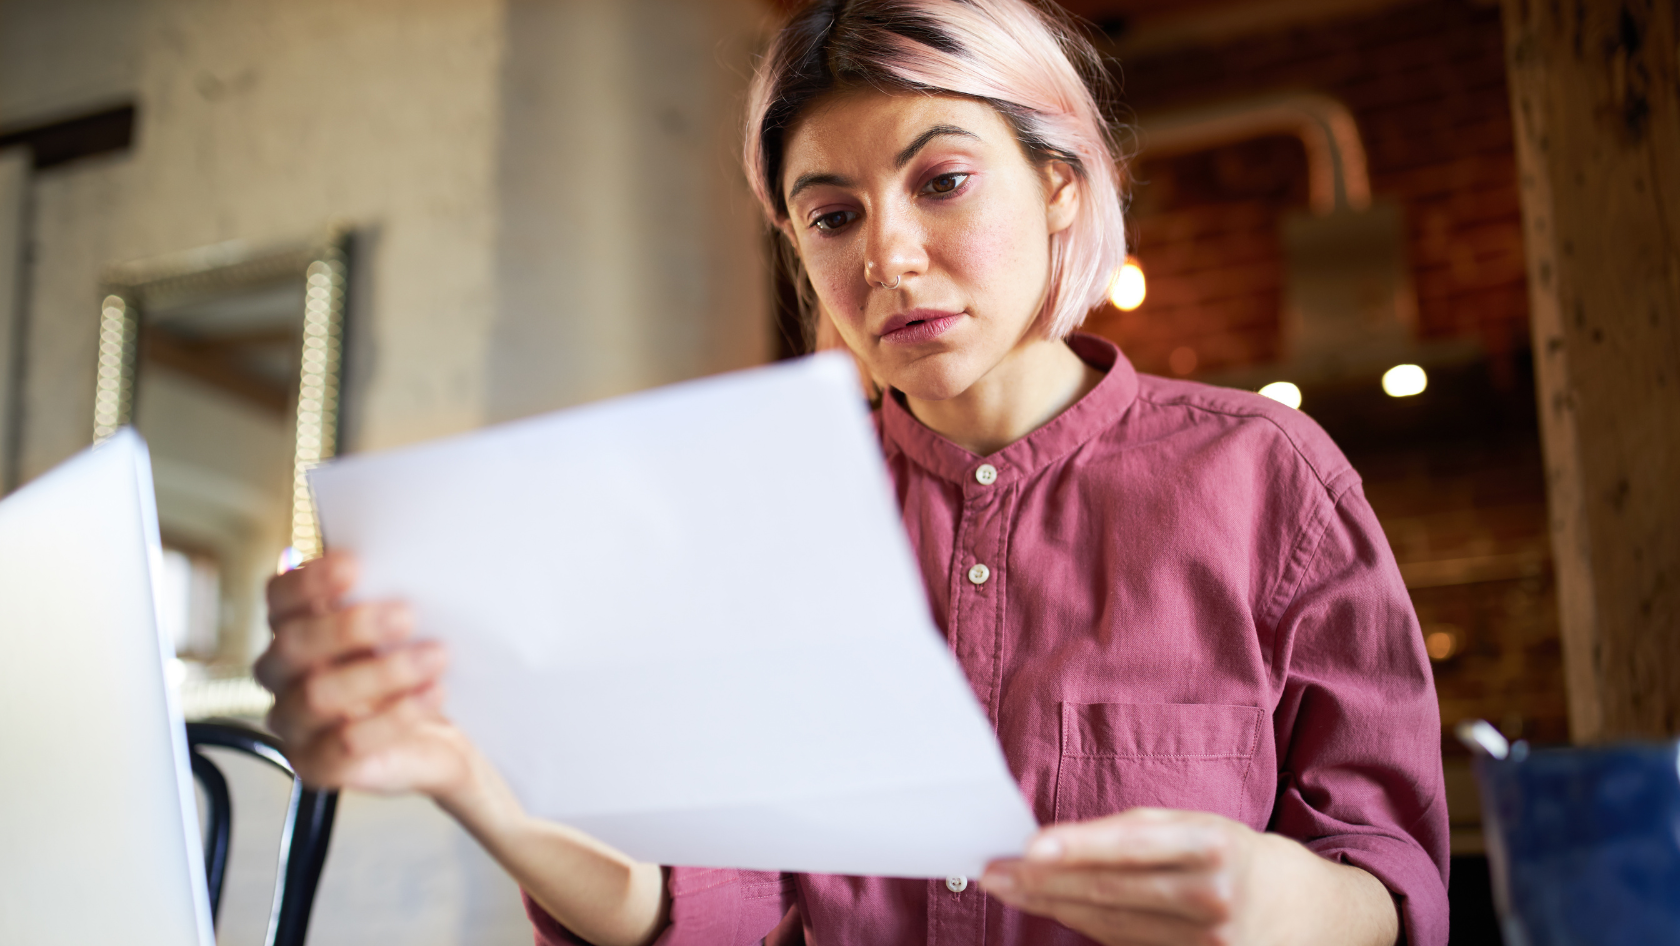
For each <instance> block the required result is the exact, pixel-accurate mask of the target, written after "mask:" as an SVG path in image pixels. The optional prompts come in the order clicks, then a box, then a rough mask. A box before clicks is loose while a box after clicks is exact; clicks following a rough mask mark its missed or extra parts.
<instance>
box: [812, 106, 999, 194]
mask: <svg viewBox="0 0 1680 946" xmlns="http://www.w3.org/2000/svg"><path fill="white" fill-rule="evenodd" d="M935 125H954V126H956V127H958V128H961V129H963V130H964V131H968V132H971V133H973V134H974V135H976V136H978V137H979V139H980V140H979V141H974V140H972V139H963V140H964V141H965V142H967V143H968V144H970V145H974V146H978V147H982V148H996V147H998V146H999V145H1001V144H1010V143H1012V142H1013V141H1014V133H1013V132H1012V131H1011V130H1010V128H1009V124H1008V123H1007V122H1005V121H1004V119H1003V116H1001V115H999V114H998V113H997V110H996V109H993V108H992V107H991V106H990V105H987V104H986V103H984V102H980V101H976V100H974V99H970V98H963V97H961V96H956V95H937V94H924V93H919V92H882V91H878V90H875V89H861V90H855V91H844V92H835V93H831V94H829V95H826V96H824V97H822V98H821V99H818V100H817V101H816V102H815V103H814V104H813V105H812V106H811V107H810V108H808V109H806V110H805V114H804V115H803V116H801V118H800V120H799V121H798V122H796V123H795V124H794V125H793V127H792V128H791V129H790V130H789V132H788V136H787V148H786V151H785V152H784V154H785V158H784V159H783V164H782V184H783V186H784V187H785V186H786V182H787V181H789V180H792V179H793V176H797V175H800V174H805V173H809V172H813V171H815V172H835V173H847V172H850V173H858V172H861V171H864V170H867V169H869V168H871V167H872V166H885V167H887V168H891V167H892V166H893V160H894V158H896V157H897V156H898V153H899V152H900V151H901V150H902V149H903V148H904V147H905V145H907V144H909V143H910V142H912V141H913V140H915V138H916V136H918V135H920V134H921V133H922V132H924V131H926V130H927V129H929V128H932V127H934V126H935Z"/></svg>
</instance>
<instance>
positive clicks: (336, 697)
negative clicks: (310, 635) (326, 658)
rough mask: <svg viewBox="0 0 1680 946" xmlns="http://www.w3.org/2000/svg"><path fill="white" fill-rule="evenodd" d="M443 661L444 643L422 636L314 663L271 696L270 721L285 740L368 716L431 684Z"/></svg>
mask: <svg viewBox="0 0 1680 946" xmlns="http://www.w3.org/2000/svg"><path fill="white" fill-rule="evenodd" d="M447 662H448V660H447V656H446V654H445V652H444V649H443V645H442V644H439V643H437V642H435V641H426V642H422V643H418V644H412V645H408V646H404V647H399V648H397V649H396V650H392V651H388V652H386V653H382V654H379V655H377V656H372V657H364V658H361V659H359V660H353V661H349V662H347V663H342V664H336V665H333V666H330V667H323V668H320V669H317V670H315V671H313V672H311V673H308V674H305V675H303V676H302V677H300V678H299V679H298V680H297V681H295V682H294V683H293V684H292V685H291V686H289V687H287V688H285V689H284V690H283V691H281V693H280V695H279V696H278V697H276V698H275V701H274V708H273V709H272V710H270V711H269V726H270V728H272V729H273V730H274V731H275V733H276V734H277V735H279V736H280V738H281V739H282V740H284V741H285V742H287V743H289V744H292V743H295V744H305V743H307V742H309V741H310V740H311V739H313V738H314V737H315V735H316V734H317V733H319V732H320V731H321V730H323V729H327V728H330V727H333V726H337V725H339V724H341V723H344V722H348V721H350V720H353V719H358V718H360V717H363V716H367V715H369V714H371V713H373V712H374V711H375V710H377V709H378V708H379V707H381V706H383V705H384V704H386V703H389V702H391V701H392V700H394V699H396V698H397V697H400V696H404V695H407V694H408V693H409V692H411V691H414V690H417V689H420V688H421V687H423V686H426V685H427V684H430V683H431V682H432V681H433V680H435V679H436V678H437V677H438V675H439V674H441V673H443V669H444V667H445V665H446V664H447Z"/></svg>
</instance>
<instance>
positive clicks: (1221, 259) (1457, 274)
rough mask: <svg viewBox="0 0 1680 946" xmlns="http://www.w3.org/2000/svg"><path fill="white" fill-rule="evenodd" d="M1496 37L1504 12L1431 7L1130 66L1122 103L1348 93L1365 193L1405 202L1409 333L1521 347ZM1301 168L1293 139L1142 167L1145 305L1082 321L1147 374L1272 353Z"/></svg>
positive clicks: (1146, 105)
mask: <svg viewBox="0 0 1680 946" xmlns="http://www.w3.org/2000/svg"><path fill="white" fill-rule="evenodd" d="M1503 42H1504V40H1503V35H1502V33H1501V28H1500V22H1499V11H1498V9H1497V7H1488V6H1483V5H1479V4H1472V3H1470V2H1467V0H1430V2H1426V3H1417V4H1411V5H1407V6H1402V7H1394V8H1389V9H1387V10H1384V11H1381V12H1378V13H1374V14H1370V15H1366V16H1361V17H1353V18H1347V19H1339V20H1332V21H1326V22H1322V23H1317V24H1311V25H1302V26H1295V27H1290V28H1287V29H1280V30H1277V31H1275V32H1271V33H1267V34H1263V35H1258V36H1251V37H1247V38H1244V39H1241V40H1239V41H1232V42H1229V43H1226V44H1224V45H1219V46H1214V47H1208V48H1203V49H1190V50H1178V51H1173V52H1170V53H1161V54H1155V55H1152V56H1150V57H1148V58H1138V59H1128V60H1123V61H1121V62H1120V64H1119V72H1120V80H1121V86H1122V100H1123V103H1124V105H1125V107H1126V108H1127V109H1129V110H1130V111H1131V112H1132V113H1134V114H1136V115H1144V116H1147V115H1148V114H1149V113H1151V112H1158V111H1163V110H1168V109H1172V108H1175V107H1179V106H1186V105H1194V104H1201V103H1207V102H1213V101H1218V100H1221V99H1229V98H1236V97H1245V96H1252V95H1255V94H1257V93H1261V92H1268V91H1303V90H1306V91H1316V92H1321V93H1325V94H1328V95H1331V96H1333V97H1335V98H1337V99H1339V100H1341V101H1342V102H1343V103H1345V104H1346V105H1347V106H1348V108H1349V109H1350V110H1351V111H1352V113H1353V115H1354V118H1355V120H1356V122H1357V123H1358V125H1359V129H1360V133H1361V136H1362V138H1363V140H1364V143H1365V149H1366V152H1367V155H1368V157H1369V167H1370V179H1371V190H1372V194H1373V196H1374V197H1375V198H1376V199H1377V200H1389V201H1395V202H1398V203H1399V204H1400V205H1401V207H1402V208H1403V212H1404V216H1405V225H1406V231H1407V241H1406V242H1407V250H1408V254H1409V257H1410V264H1411V269H1412V276H1413V282H1414V286H1415V290H1416V294H1417V303H1418V332H1419V335H1420V336H1421V337H1423V338H1427V339H1434V338H1447V337H1471V338H1476V339H1479V340H1480V341H1481V342H1482V344H1483V345H1484V347H1485V348H1486V349H1487V350H1488V351H1489V353H1490V354H1492V355H1493V356H1494V357H1495V358H1499V357H1502V356H1504V355H1505V354H1506V353H1509V352H1511V351H1512V350H1513V349H1516V348H1520V347H1522V346H1523V345H1525V344H1526V340H1527V292H1526V288H1525V286H1524V274H1523V249H1522V232H1521V221H1520V219H1519V204H1518V196H1517V183H1516V168H1515V157H1514V153H1513V150H1512V141H1511V119H1510V108H1509V102H1508V99H1507V92H1506V87H1505V68H1504V58H1503V57H1504V53H1503ZM1304 171H1305V155H1304V154H1303V153H1302V149H1301V147H1300V145H1299V144H1297V143H1294V142H1292V141H1290V140H1289V139H1263V140H1260V141H1253V142H1246V143H1242V144H1238V145H1233V146H1231V147H1228V148H1221V149H1218V150H1216V151H1211V152H1203V153H1199V154H1192V155H1185V156H1182V157H1177V158H1171V159H1165V160H1157V161H1150V160H1145V161H1142V162H1141V163H1139V164H1138V165H1137V166H1136V167H1134V168H1133V169H1132V176H1133V178H1134V180H1135V181H1136V186H1135V188H1134V205H1133V213H1132V214H1131V224H1132V236H1133V240H1134V244H1135V246H1136V251H1135V252H1136V253H1137V255H1138V257H1139V259H1140V260H1141V261H1142V263H1143V266H1144V271H1145V273H1146V274H1148V276H1149V289H1150V297H1149V299H1148V300H1147V301H1146V302H1145V303H1144V305H1143V306H1142V307H1140V308H1139V309H1137V310H1135V311H1133V312H1130V313H1121V312H1118V311H1116V310H1114V309H1102V310H1098V311H1097V312H1096V313H1093V315H1092V318H1091V321H1090V323H1089V325H1090V327H1091V329H1093V330H1095V331H1098V332H1101V333H1102V334H1105V335H1108V336H1110V337H1112V338H1114V339H1115V340H1116V341H1119V342H1120V343H1121V344H1122V345H1123V346H1125V347H1126V349H1127V351H1128V353H1129V354H1131V355H1132V357H1133V358H1134V360H1135V361H1136V362H1137V363H1138V365H1139V367H1140V368H1142V369H1143V370H1146V371H1158V372H1161V373H1169V372H1170V371H1171V368H1170V367H1169V362H1168V356H1169V354H1170V353H1171V352H1172V351H1174V350H1175V349H1177V348H1180V347H1185V346H1188V347H1190V348H1192V350H1194V351H1196V353H1197V356H1198V357H1197V359H1196V362H1197V370H1198V371H1204V372H1205V371H1208V370H1218V369H1220V368H1228V367H1239V366H1241V365H1243V364H1248V363H1253V362H1263V361H1267V360H1270V359H1271V358H1272V357H1273V356H1274V355H1275V344H1276V341H1275V340H1276V338H1277V330H1278V318H1279V311H1280V307H1281V304H1282V284H1281V273H1282V249H1281V245H1280V243H1279V240H1278V237H1277V221H1278V220H1279V219H1280V217H1281V216H1282V215H1283V214H1285V213H1287V212H1289V211H1292V210H1301V209H1304V208H1305V206H1306V191H1305V181H1304ZM1182 364H1183V362H1181V367H1182Z"/></svg>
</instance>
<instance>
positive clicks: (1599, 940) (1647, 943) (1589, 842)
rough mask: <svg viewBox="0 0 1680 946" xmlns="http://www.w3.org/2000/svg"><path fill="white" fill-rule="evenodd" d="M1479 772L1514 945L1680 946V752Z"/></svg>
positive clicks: (1496, 764) (1534, 760)
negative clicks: (1678, 945) (1662, 945)
mask: <svg viewBox="0 0 1680 946" xmlns="http://www.w3.org/2000/svg"><path fill="white" fill-rule="evenodd" d="M1475 765H1476V776H1477V780H1478V782H1479V783H1480V785H1481V794H1482V823H1483V831H1484V832H1485V834H1486V837H1487V845H1488V859H1489V862H1490V865H1491V867H1492V870H1493V885H1494V899H1495V902H1496V903H1497V905H1498V907H1499V912H1500V916H1501V918H1502V924H1501V925H1502V927H1503V932H1504V935H1505V943H1506V946H1623V944H1626V946H1652V944H1657V943H1680V743H1666V744H1656V745H1652V744H1644V745H1641V744H1629V745H1620V746H1608V747H1602V748H1584V749H1535V750H1530V749H1529V748H1528V746H1527V744H1525V743H1521V742H1519V743H1517V744H1515V745H1513V746H1511V747H1510V751H1509V753H1508V754H1507V755H1506V756H1505V758H1495V757H1493V756H1489V755H1478V757H1477V758H1476V761H1475Z"/></svg>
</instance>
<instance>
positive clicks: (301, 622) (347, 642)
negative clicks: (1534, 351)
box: [252, 602, 414, 693]
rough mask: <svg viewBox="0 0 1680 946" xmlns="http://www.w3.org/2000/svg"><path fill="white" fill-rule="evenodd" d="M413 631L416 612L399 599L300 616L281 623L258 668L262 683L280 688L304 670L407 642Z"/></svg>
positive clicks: (254, 668) (255, 673) (272, 687)
mask: <svg viewBox="0 0 1680 946" xmlns="http://www.w3.org/2000/svg"><path fill="white" fill-rule="evenodd" d="M413 631H414V616H413V612H411V611H410V610H409V609H408V607H407V606H405V605H402V604H400V603H396V602H382V603H378V604H363V605H356V606H354V607H350V608H345V609H343V610H341V611H332V612H328V613H326V614H320V615H309V616H299V617H294V618H292V619H291V620H288V621H286V622H285V623H283V624H280V625H278V626H276V627H275V629H274V640H273V641H272V642H271V643H270V644H269V647H268V650H266V651H264V652H263V655H262V656H261V657H259V658H257V662H256V665H255V666H254V667H253V668H252V672H253V674H254V675H255V676H256V678H257V682H258V683H261V684H262V685H263V686H265V687H268V689H269V690H271V691H273V692H276V693H278V692H279V691H281V690H283V689H285V688H286V687H287V686H289V685H290V684H291V682H292V680H293V679H294V678H296V677H297V675H298V674H300V673H303V672H305V671H307V670H310V669H313V668H315V667H317V666H320V665H321V664H325V663H331V662H336V661H339V660H343V659H344V658H346V657H349V656H353V655H356V654H359V653H364V652H367V651H374V650H379V649H381V648H386V647H390V646H391V645H394V644H398V643H401V642H402V641H404V640H406V639H407V638H408V636H409V635H410V634H411V633H413Z"/></svg>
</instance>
